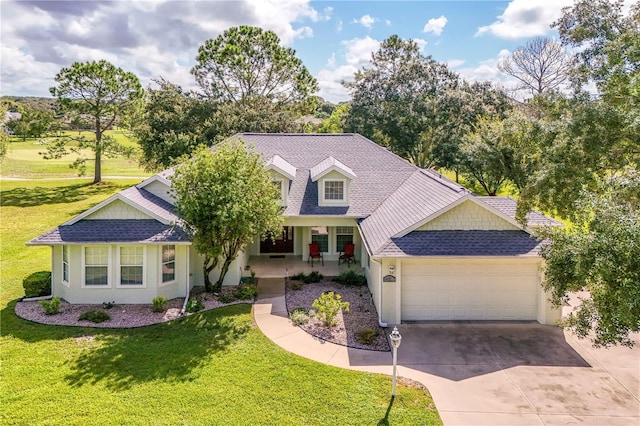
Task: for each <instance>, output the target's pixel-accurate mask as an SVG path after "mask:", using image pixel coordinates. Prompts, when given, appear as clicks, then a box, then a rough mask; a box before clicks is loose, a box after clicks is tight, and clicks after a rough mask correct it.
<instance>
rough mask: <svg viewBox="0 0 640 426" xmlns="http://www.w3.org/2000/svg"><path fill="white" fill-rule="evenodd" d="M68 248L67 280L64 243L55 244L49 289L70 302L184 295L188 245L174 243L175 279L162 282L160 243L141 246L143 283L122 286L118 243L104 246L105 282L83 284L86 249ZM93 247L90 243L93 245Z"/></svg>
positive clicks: (127, 301) (138, 300) (137, 300)
mask: <svg viewBox="0 0 640 426" xmlns="http://www.w3.org/2000/svg"><path fill="white" fill-rule="evenodd" d="M68 247H69V282H68V283H65V282H63V280H62V275H63V274H62V267H63V266H62V250H63V246H54V247H53V254H52V289H53V294H54V295H56V296H59V297H61V298H63V299H64V300H66V301H67V302H69V303H75V304H79V303H84V304H101V303H102V302H111V301H114V302H116V303H118V304H134V303H135V304H138V303H140V304H150V303H151V301H152V300H153V298H154V297H156V296H164V297H166V298H167V299H173V298H176V297H184V295H185V294H186V286H187V282H188V278H189V277H188V274H189V269H188V264H187V258H188V256H187V252H188V250H189V246H186V245H176V246H175V249H176V257H175V280H173V281H170V282H168V283H162V272H161V265H162V261H161V252H162V246H161V245H145V246H143V253H144V254H143V256H144V260H143V285H141V286H137V285H136V286H133V285H131V286H123V285H120V282H119V276H120V274H119V272H120V268H121V265H120V262H119V247H123V246H121V245H104V246H101V247H105V248H106V250H107V255H108V285H106V286H88V285H85V281H84V280H85V261H84V256H85V251H84V247H85V246H81V245H70V246H68ZM92 247H93V246H92Z"/></svg>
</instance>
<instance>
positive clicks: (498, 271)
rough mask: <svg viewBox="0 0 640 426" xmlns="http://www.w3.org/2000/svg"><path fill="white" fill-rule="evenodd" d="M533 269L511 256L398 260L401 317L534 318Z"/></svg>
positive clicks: (534, 264) (536, 278) (533, 264)
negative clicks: (499, 257)
mask: <svg viewBox="0 0 640 426" xmlns="http://www.w3.org/2000/svg"><path fill="white" fill-rule="evenodd" d="M538 268H539V260H535V259H533V260H523V259H516V258H514V259H508V258H502V259H421V260H414V261H403V262H402V277H401V284H402V304H401V312H402V314H401V318H402V320H403V321H414V320H536V319H538V304H539V299H540V297H539V294H540V291H541V288H540V275H539V271H538Z"/></svg>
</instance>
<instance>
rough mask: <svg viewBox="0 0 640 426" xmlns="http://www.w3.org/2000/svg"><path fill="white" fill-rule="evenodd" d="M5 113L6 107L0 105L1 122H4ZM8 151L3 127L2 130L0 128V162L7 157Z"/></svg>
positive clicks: (2, 104) (7, 141)
mask: <svg viewBox="0 0 640 426" xmlns="http://www.w3.org/2000/svg"><path fill="white" fill-rule="evenodd" d="M7 111H8V108H7V105H6V104H4V103H0V117H1V120H4V118H5V116H6V114H7ZM8 150H9V134H8V133H7V130H6V129H5V128H4V126H2V128H0V161H2V160H3V159H4V157H6V156H7V151H8Z"/></svg>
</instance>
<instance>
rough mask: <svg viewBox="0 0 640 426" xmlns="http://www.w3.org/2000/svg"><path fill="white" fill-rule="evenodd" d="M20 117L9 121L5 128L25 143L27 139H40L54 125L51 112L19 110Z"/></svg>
mask: <svg viewBox="0 0 640 426" xmlns="http://www.w3.org/2000/svg"><path fill="white" fill-rule="evenodd" d="M20 111H21V114H22V116H21V117H20V118H19V119H14V120H10V121H9V122H8V123H7V127H8V128H9V129H11V130H12V131H13V132H14V134H15V135H16V136H19V137H21V138H22V140H23V141H25V140H26V139H27V138H40V137H42V136H43V135H44V134H45V133H46V132H47V131H49V130H50V129H51V127H52V125H53V123H54V116H53V112H51V111H46V110H37V109H33V108H30V107H22V108H20Z"/></svg>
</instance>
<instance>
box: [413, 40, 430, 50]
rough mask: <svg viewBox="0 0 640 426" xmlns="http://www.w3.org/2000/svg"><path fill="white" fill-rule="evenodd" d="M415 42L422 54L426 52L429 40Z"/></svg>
mask: <svg viewBox="0 0 640 426" xmlns="http://www.w3.org/2000/svg"><path fill="white" fill-rule="evenodd" d="M413 41H414V42H415V43H416V44H417V45H418V49H420V51H421V52H424V48H425V47H427V40H423V39H421V38H414V39H413Z"/></svg>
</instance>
